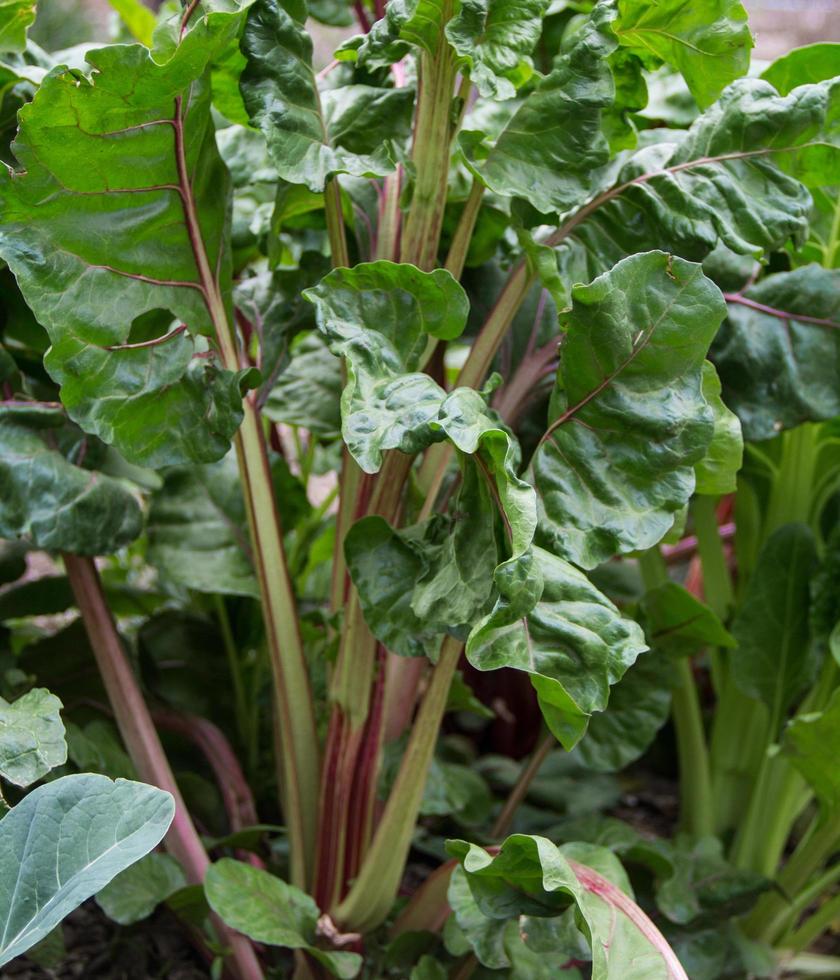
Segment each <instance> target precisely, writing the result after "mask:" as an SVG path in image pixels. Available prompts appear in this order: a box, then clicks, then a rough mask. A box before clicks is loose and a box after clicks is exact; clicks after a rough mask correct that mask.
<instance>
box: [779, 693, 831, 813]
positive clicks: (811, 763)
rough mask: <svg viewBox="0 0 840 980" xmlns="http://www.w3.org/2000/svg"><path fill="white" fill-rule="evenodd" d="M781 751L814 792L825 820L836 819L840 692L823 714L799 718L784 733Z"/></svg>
mask: <svg viewBox="0 0 840 980" xmlns="http://www.w3.org/2000/svg"><path fill="white" fill-rule="evenodd" d="M782 748H783V751H784V753H785V755H786V756H787V757H788V758H789V759H790V761H791V762H792V763H793V764H794V766H796V768H797V769H798V770H799V771H800V772H801V773H802V775H803V776H804V777H805V779H806V780H807V781H808V784H809V785H810V786H811V788H812V789H813V790H814V793H815V794H816V796H817V799H818V800H819V801H820V803H821V804H822V806H823V808H824V812H825V814H826V816H828V815H831V819H834V818H835V815H836V813H837V811H838V809H840V772H838V767H837V754H838V752H840V690H836V691H835V692H834V694H833V695H832V696H831V700H830V701H829V702H828V704H827V705H826V707H825V710H824V711H815V712H809V713H808V714H802V715H797V716H796V717H795V718H794V719H793V721H792V722H791V723H790V724H789V725H788V726H787V728H786V729H785V733H784V738H783V741H782Z"/></svg>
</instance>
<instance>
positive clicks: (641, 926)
mask: <svg viewBox="0 0 840 980" xmlns="http://www.w3.org/2000/svg"><path fill="white" fill-rule="evenodd" d="M447 850H448V851H449V853H450V854H452V855H453V856H455V857H456V858H457V859H458V860H459V861H460V862H461V865H462V867H463V869H464V871H465V873H466V877H467V881H468V884H469V887H470V891H471V892H472V896H473V898H474V899H475V902H476V904H477V906H478V909H479V911H480V912H481V913H482V914H483V915H484V916H486V917H487V918H488V919H490V920H495V921H496V923H497V928H498V926H500V925H501V922H500V921H499V920H507V919H510V918H512V917H516V916H519V915H525V916H529V917H533V918H534V919H545V918H552V917H555V916H559V915H560V914H561V913H562V912H564V911H565V910H566V908H568V907H569V906H570V905H571V904H572V903H573V904H574V905H576V906H577V909H578V912H579V914H580V917H581V919H582V921H583V923H584V928H585V929H586V932H587V933H588V939H589V942H590V946H591V950H592V980H609V978H613V977H619V976H620V977H621V978H622V980H675V978H680V980H686V974H685V971H684V970H683V969H682V967H681V966H680V964H679V961H678V960H677V958H676V956H675V954H674V953H673V951H672V950H671V949H670V947H669V946H668V944H667V943H666V942H665V940H664V938H663V937H662V935H661V934H660V932H659V930H658V929H657V928H656V927H655V926H654V924H653V923H652V922H651V921H650V919H648V917H647V916H646V915H645V914H644V912H642V910H641V909H640V908H639V907H638V906H637V905H636V903H635V902H634V900H633V898H632V892H630V887H629V883H628V881H627V876H626V874H625V873H624V871H623V870H622V868H621V866H620V865H619V864H618V862H617V860H616V859H615V857H614V856H613V855H612V854H610V852H609V851H606V850H605V849H604V848H598V847H594V846H592V845H586V844H571V845H566V846H565V847H564V848H562V849H560V848H557V847H555V845H554V844H552V843H551V842H550V841H549V840H546V839H545V838H544V837H530V836H526V835H524V834H514V835H513V836H511V837H508V839H507V840H506V841H505V842H504V843H503V844H502V846H501V847H500V848H499V851H498V853H497V854H496V855H495V856H491V855H490V854H488V853H487V851H485V850H483V849H482V848H480V847H478V846H477V845H475V844H468V843H467V842H466V841H448V842H447ZM583 860H586V861H587V864H583V863H582V861H583ZM593 864H594V865H596V867H592V866H591V865H593ZM525 931H526V932H527V928H526V929H525ZM526 945H527V940H526Z"/></svg>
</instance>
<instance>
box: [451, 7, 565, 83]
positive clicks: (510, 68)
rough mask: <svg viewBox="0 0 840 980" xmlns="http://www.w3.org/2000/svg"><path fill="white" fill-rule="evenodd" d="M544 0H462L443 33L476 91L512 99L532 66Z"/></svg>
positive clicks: (540, 27)
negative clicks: (532, 56) (462, 64)
mask: <svg viewBox="0 0 840 980" xmlns="http://www.w3.org/2000/svg"><path fill="white" fill-rule="evenodd" d="M547 6H548V2H547V0H462V2H461V7H460V10H458V12H457V14H456V15H455V16H454V17H453V18H452V20H450V21H449V23H448V24H447V25H446V37H447V39H448V41H449V43H450V44H451V45H452V47H453V48H454V49H455V51H456V53H457V54H458V57H459V58H462V59H463V60H464V62H465V68H466V71H467V72H468V73H469V76H470V81H472V82H473V83H474V84H475V86H476V88H477V89H478V91H479V94H480V95H483V96H485V97H488V98H493V99H512V98H513V97H514V96H515V95H516V89H517V87H518V86H519V85H520V84H522V82H523V81H526V80H527V77H528V76H529V75H530V74H531V71H532V68H531V64H530V59H529V55H530V54H531V52H532V51H533V50H534V47H535V45H536V43H537V41H538V40H539V38H540V33H541V31H542V19H543V15H544V14H545V11H546V8H547Z"/></svg>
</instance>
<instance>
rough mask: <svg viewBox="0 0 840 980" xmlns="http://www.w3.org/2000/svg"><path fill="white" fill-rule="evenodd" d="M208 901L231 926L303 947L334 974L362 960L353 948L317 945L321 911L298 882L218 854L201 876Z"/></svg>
mask: <svg viewBox="0 0 840 980" xmlns="http://www.w3.org/2000/svg"><path fill="white" fill-rule="evenodd" d="M204 890H205V893H206V895H207V901H208V902H209V903H210V907H211V908H212V909H213V911H214V912H215V913H216V914H217V915H218V916H219V917H220V918H222V919H223V920H224V921H225V922H226V923H227V924H228V925H229V926H231V927H232V928H234V929H236V930H237V931H239V932H242V933H244V934H245V935H246V936H250V938H251V939H254V940H256V941H257V942H260V943H266V944H267V945H269V946H283V947H285V948H286V949H303V950H306V952H307V953H308V954H309V955H310V956H311V957H312V958H313V959H315V960H317V961H318V962H319V963H320V964H321V965H322V966H324V967H325V968H326V969H327V970H328V971H329V973H331V974H332V976H334V977H341V978H347V980H350V978H352V977H355V976H356V975H357V974H358V972H359V970H360V969H361V966H362V958H361V956H359V955H358V954H357V953H342V952H331V951H328V950H324V949H319V948H318V947H317V946H316V945H315V940H316V928H317V925H318V919H319V917H320V914H321V913H320V912H319V911H318V906H317V905H316V904H315V902H314V901H313V900H312V899H311V898H310V897H309V896H308V895H307V894H306V893H305V892H302V891H301V890H300V889H299V888H295V887H294V886H293V885H288V884H286V882H285V881H282V880H281V879H280V878H275V877H274V875H271V874H269V873H268V872H267V871H262V870H261V869H259V868H254V867H251V865H249V864H244V863H243V862H241V861H234V860H233V859H231V858H222V860H221V861H216V862H215V864H212V865H211V866H210V868H209V869H208V871H207V876H206V878H205V879H204Z"/></svg>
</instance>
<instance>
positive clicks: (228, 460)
mask: <svg viewBox="0 0 840 980" xmlns="http://www.w3.org/2000/svg"><path fill="white" fill-rule="evenodd" d="M147 531H148V535H149V553H148V558H149V562H150V563H151V564H152V565H154V566H155V567H157V568H158V570H159V571H160V572H162V573H163V574H164V575H165V576H166V577H167V578H169V579H171V580H172V581H173V582H176V583H177V584H178V585H181V586H184V587H186V588H189V589H197V590H198V591H199V592H214V593H226V594H229V595H248V596H254V597H256V596H258V595H259V589H258V587H257V581H256V578H255V576H254V568H253V565H252V563H251V558H250V552H249V545H248V536H247V530H246V517H245V505H244V502H243V500H242V488H241V486H240V483H239V469H238V467H237V465H236V457H235V456H234V455H233V454H228V455H227V456H226V457H225V458H224V459H223V460H220V461H219V462H218V463H211V464H208V465H205V466H192V467H187V466H184V467H177V468H174V469H170V470H167V471H166V473H165V475H164V483H163V486H162V487H161V489H160V490H158V491H157V492H156V493H155V494H154V495H153V496H152V499H151V504H150V507H149V518H148V526H147Z"/></svg>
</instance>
